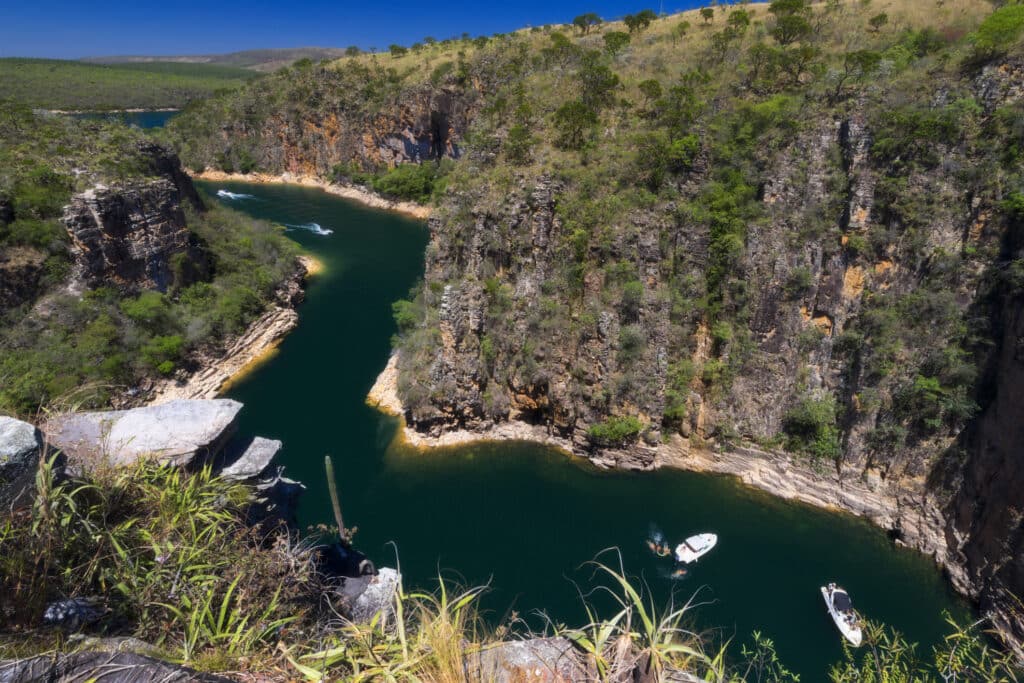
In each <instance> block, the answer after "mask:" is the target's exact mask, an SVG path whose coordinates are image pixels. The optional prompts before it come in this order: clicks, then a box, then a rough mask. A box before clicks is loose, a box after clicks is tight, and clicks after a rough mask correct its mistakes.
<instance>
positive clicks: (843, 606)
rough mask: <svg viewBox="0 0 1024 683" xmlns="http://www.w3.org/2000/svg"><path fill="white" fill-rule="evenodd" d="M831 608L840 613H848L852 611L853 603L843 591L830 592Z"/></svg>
mask: <svg viewBox="0 0 1024 683" xmlns="http://www.w3.org/2000/svg"><path fill="white" fill-rule="evenodd" d="M832 606H833V607H835V608H836V609H837V610H839V611H840V612H849V611H850V610H852V609H853V601H852V600H850V596H849V595H847V594H846V593H844V592H843V591H841V590H835V591H832Z"/></svg>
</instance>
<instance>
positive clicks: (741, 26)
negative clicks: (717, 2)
mask: <svg viewBox="0 0 1024 683" xmlns="http://www.w3.org/2000/svg"><path fill="white" fill-rule="evenodd" d="M726 23H728V24H729V27H730V28H732V29H733V30H734V31H736V32H737V33H744V32H745V31H746V30H747V27H748V26H750V13H749V12H747V11H746V10H742V9H738V10H733V11H732V12H730V13H729V18H728V19H727V20H726Z"/></svg>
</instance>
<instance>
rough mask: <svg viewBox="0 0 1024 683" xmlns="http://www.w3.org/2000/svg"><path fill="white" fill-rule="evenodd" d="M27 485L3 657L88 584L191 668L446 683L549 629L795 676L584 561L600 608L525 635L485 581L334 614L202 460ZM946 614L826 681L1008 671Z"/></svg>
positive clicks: (272, 535) (683, 668)
mask: <svg viewBox="0 0 1024 683" xmlns="http://www.w3.org/2000/svg"><path fill="white" fill-rule="evenodd" d="M36 492H37V497H36V500H35V503H34V505H33V506H31V507H29V508H25V509H21V510H18V511H15V512H14V513H13V514H10V515H5V516H3V517H2V518H0V613H3V614H4V617H5V618H4V621H3V623H2V625H0V657H8V656H22V657H24V656H31V655H33V654H36V653H39V652H45V651H52V650H53V649H54V648H58V649H59V648H62V647H64V645H63V644H62V643H61V642H58V641H55V640H52V636H51V635H47V634H46V633H42V632H39V631H37V630H33V629H31V625H32V624H35V623H38V620H39V618H40V616H41V614H42V611H43V610H44V609H45V606H46V604H47V603H48V602H49V601H52V600H57V599H62V598H66V597H68V596H76V597H77V596H86V595H97V596H102V599H103V605H102V607H103V608H104V609H107V610H109V613H108V614H107V615H106V616H105V617H104V619H103V620H102V621H101V623H100V624H97V625H96V626H93V627H86V633H87V634H88V633H90V632H93V631H95V632H97V633H103V634H104V635H113V636H125V635H131V636H135V637H138V638H142V639H144V640H146V641H148V642H150V643H152V644H153V645H155V646H156V647H157V648H158V650H159V651H160V652H161V653H162V654H163V655H164V656H166V657H167V658H168V659H172V660H176V661H181V662H184V663H187V664H189V665H191V666H194V667H197V668H200V669H203V670H213V671H225V670H231V671H244V672H247V673H259V672H271V671H273V672H277V673H278V674H280V673H282V672H285V673H286V675H287V676H289V679H291V677H295V676H296V675H298V676H301V677H304V678H306V679H307V680H310V681H319V680H364V681H370V680H390V681H409V682H413V681H416V682H437V683H442V682H445V683H447V682H451V681H467V680H477V679H476V678H474V677H473V676H472V675H470V677H468V678H467V671H466V662H467V661H469V662H472V661H473V657H474V655H475V654H476V653H478V652H480V651H482V650H485V649H487V648H488V647H490V646H493V645H496V644H497V643H499V642H500V641H503V640H509V639H514V638H517V637H532V636H561V637H564V638H567V639H568V640H570V641H571V642H572V643H573V644H574V646H575V648H576V655H577V657H578V658H579V661H580V663H581V664H583V665H585V666H587V667H588V668H589V670H590V671H592V672H593V675H594V677H595V679H597V680H601V681H621V680H630V679H631V678H632V677H634V676H636V675H640V676H641V679H642V680H650V681H659V680H677V678H674V676H676V675H677V673H678V672H687V673H690V674H693V675H696V676H699V677H700V678H701V679H703V680H705V681H708V682H709V683H794V682H795V681H797V680H798V678H797V677H796V676H795V675H793V674H792V673H791V672H790V671H789V669H788V668H787V667H786V664H785V662H783V661H781V660H780V659H779V657H778V655H777V654H776V651H775V646H774V643H773V642H772V640H771V639H770V638H769V637H768V636H767V635H766V634H762V633H757V632H755V633H754V634H752V637H751V639H750V640H749V641H746V642H744V643H742V646H741V647H740V648H739V650H738V651H730V650H729V649H728V648H729V646H728V644H727V643H726V644H720V643H717V642H716V641H714V640H711V639H709V638H708V637H707V636H705V635H701V634H698V633H695V632H693V631H691V630H689V629H688V628H687V627H686V623H687V621H688V620H689V617H690V616H691V614H690V613H691V610H692V609H694V608H693V606H692V605H691V604H690V603H685V604H682V605H673V604H670V605H668V606H667V607H665V608H659V607H658V606H656V605H655V604H654V603H653V600H652V598H651V596H650V594H649V593H648V592H647V591H646V590H645V588H644V586H643V584H641V583H638V582H636V581H635V580H634V579H632V578H631V577H629V576H628V575H627V574H626V572H625V569H624V568H623V567H622V566H621V561H620V562H619V566H618V567H613V566H609V565H608V564H604V563H601V562H593V563H592V566H593V568H594V581H593V583H594V588H593V590H591V591H589V592H588V594H589V595H595V594H600V595H602V599H601V600H600V601H597V602H600V603H601V604H602V605H603V607H600V608H599V607H598V606H597V604H595V603H594V602H590V601H589V600H587V599H584V609H585V612H586V614H587V623H586V624H584V625H583V626H579V627H570V626H566V625H564V624H559V623H553V622H546V623H547V627H546V628H545V630H544V631H543V632H541V633H537V632H534V631H530V630H525V625H524V623H523V622H522V621H521V620H518V619H516V618H515V617H513V621H512V622H511V623H509V624H504V625H500V626H498V627H497V628H495V629H490V628H488V627H487V626H486V625H485V624H484V620H483V618H482V614H481V612H480V611H479V600H478V599H479V597H480V596H481V595H482V594H483V592H484V590H485V587H475V588H468V589H456V588H454V587H453V586H452V585H450V584H449V583H448V582H446V581H445V580H444V578H441V577H439V585H438V588H437V590H436V591H434V592H426V591H421V590H416V591H408V592H407V591H406V590H405V589H404V588H402V587H401V586H400V587H399V592H398V594H397V596H396V599H395V602H394V603H393V605H392V608H393V611H392V612H391V614H389V615H385V614H378V615H377V617H376V618H374V619H372V620H371V621H370V622H369V623H361V624H352V623H348V622H340V623H339V622H338V621H337V616H338V614H337V612H336V610H337V609H338V608H339V607H340V605H339V604H335V603H336V602H337V600H338V596H339V594H338V593H337V592H335V590H336V588H337V586H336V585H335V583H334V582H333V581H332V580H331V579H329V578H327V577H324V576H322V575H320V574H319V573H318V572H317V571H316V569H315V565H314V563H313V562H312V554H311V552H310V545H309V543H304V542H299V540H298V539H296V538H295V537H294V536H292V535H291V534H290V533H289V532H287V531H286V530H285V529H283V528H276V529H266V530H264V531H263V532H257V531H255V530H253V529H252V528H250V527H249V526H248V525H247V524H246V508H247V505H248V503H249V500H250V496H251V491H250V489H249V488H248V487H246V486H244V485H241V484H232V483H229V482H226V481H224V480H220V479H218V478H216V477H214V476H212V475H211V473H210V470H209V469H208V468H204V469H200V470H198V471H196V472H191V473H190V472H186V471H183V470H180V469H175V468H168V467H160V466H157V465H155V464H153V463H140V464H138V465H136V466H133V467H131V468H127V469H121V470H114V471H102V472H93V473H92V474H91V475H89V476H88V477H84V478H70V479H69V478H63V477H57V476H55V472H54V469H53V467H52V464H51V462H44V463H43V464H42V465H41V467H40V469H39V472H38V475H37V483H36ZM605 598H610V600H607V599H605ZM607 608H610V610H611V613H606V612H605V611H604V610H605V609H607ZM950 625H951V630H950V635H949V636H947V637H946V639H945V641H944V643H942V644H941V645H939V646H938V647H936V648H935V649H934V650H933V652H932V653H931V657H930V658H929V659H927V660H925V659H921V658H920V657H918V655H917V653H916V649H915V647H914V646H913V645H910V644H908V643H907V642H906V640H905V639H904V638H903V637H902V636H900V635H899V634H898V633H896V632H893V631H891V630H889V629H886V628H884V627H882V626H878V625H873V624H871V625H868V627H867V629H866V639H865V646H864V647H863V648H862V649H860V650H857V651H851V650H846V652H845V656H844V659H843V661H841V662H838V663H836V664H835V665H834V666H833V668H832V671H831V674H830V680H831V681H832V682H833V683H853V682H854V681H858V682H872V683H881V682H883V681H885V682H886V683H937V682H938V681H940V680H942V681H953V680H956V681H969V682H972V683H981V682H985V683H992V682H996V681H998V682H1004V683H1013V682H1016V681H1019V680H1021V672H1020V670H1019V669H1016V668H1014V665H1013V663H1012V661H1011V659H1010V657H1009V655H1007V654H1003V653H1000V652H998V651H996V650H994V649H993V648H992V647H991V645H990V644H989V641H988V640H987V639H986V638H985V636H984V634H982V633H981V632H980V631H979V630H978V625H977V624H976V625H973V626H970V627H962V626H959V625H957V624H955V623H953V622H950ZM837 637H838V636H837ZM632 679H633V680H637V679H636V678H632Z"/></svg>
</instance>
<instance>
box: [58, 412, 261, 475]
mask: <svg viewBox="0 0 1024 683" xmlns="http://www.w3.org/2000/svg"><path fill="white" fill-rule="evenodd" d="M241 409H242V404H241V403H239V402H238V401H232V400H230V399H214V400H208V401H204V400H184V399H179V400H175V401H169V402H168V403H163V404H160V405H155V406H145V407H142V408H132V409H131V410H111V411H104V412H91V413H70V414H68V415H60V416H57V417H54V418H52V419H50V420H48V421H47V422H46V423H45V424H44V425H43V427H42V430H43V433H44V434H45V435H46V440H47V442H48V443H49V444H50V445H51V446H53V447H55V448H59V449H60V450H61V451H62V452H63V453H64V455H65V456H66V457H67V460H68V465H69V466H70V467H71V468H72V469H73V470H78V471H83V470H90V469H93V468H94V467H96V466H97V465H101V464H108V465H113V466H126V465H131V464H133V463H135V462H136V461H138V460H140V459H143V458H151V459H153V460H156V461H157V462H159V463H161V464H168V465H177V466H187V465H190V464H191V463H192V462H193V461H194V460H196V459H197V458H202V459H205V458H209V457H211V456H214V455H216V454H217V453H218V452H220V450H221V449H223V447H224V445H225V444H226V443H227V441H228V440H229V439H230V438H231V436H232V435H233V434H234V432H235V429H236V428H237V423H236V419H237V416H238V411H240V410H241Z"/></svg>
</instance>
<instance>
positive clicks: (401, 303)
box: [391, 299, 422, 333]
mask: <svg viewBox="0 0 1024 683" xmlns="http://www.w3.org/2000/svg"><path fill="white" fill-rule="evenodd" d="M391 314H392V316H393V317H394V319H395V325H397V326H398V331H399V332H402V333H404V332H408V331H409V330H411V329H413V328H414V327H416V325H417V323H419V321H420V318H421V317H422V311H421V310H420V307H419V306H417V305H416V303H415V302H413V301H408V300H406V299H399V300H398V301H396V302H395V303H393V304H391Z"/></svg>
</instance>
